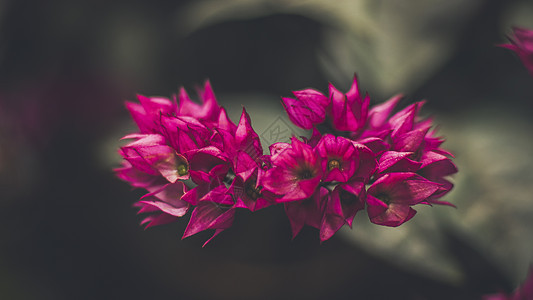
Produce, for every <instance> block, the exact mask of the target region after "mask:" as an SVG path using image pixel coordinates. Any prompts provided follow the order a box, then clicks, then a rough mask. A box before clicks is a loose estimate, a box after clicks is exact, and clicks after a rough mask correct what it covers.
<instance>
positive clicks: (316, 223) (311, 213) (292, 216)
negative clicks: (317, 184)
mask: <svg viewBox="0 0 533 300" xmlns="http://www.w3.org/2000/svg"><path fill="white" fill-rule="evenodd" d="M327 193H328V191H327V190H326V189H325V188H321V189H320V191H319V192H316V193H315V194H314V195H313V196H312V197H310V198H307V199H304V200H300V201H294V202H287V203H285V213H286V214H287V217H288V218H289V221H290V223H291V228H292V237H293V238H294V237H296V235H298V233H299V232H300V230H301V229H302V227H303V226H304V225H309V226H312V227H315V228H319V227H320V224H321V221H322V214H323V213H322V209H323V208H322V207H321V203H323V201H322V200H323V198H324V197H325V196H326V195H327Z"/></svg>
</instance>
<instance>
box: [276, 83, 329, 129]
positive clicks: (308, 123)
mask: <svg viewBox="0 0 533 300" xmlns="http://www.w3.org/2000/svg"><path fill="white" fill-rule="evenodd" d="M293 94H294V96H296V99H292V98H285V97H283V98H281V100H282V103H283V107H284V108H285V110H286V111H287V114H288V116H289V119H290V120H291V121H292V122H293V123H294V124H295V125H296V126H298V127H301V128H304V129H311V128H312V127H313V126H314V125H315V124H319V123H322V122H324V119H325V117H326V107H327V106H328V104H329V98H328V97H326V96H324V95H323V94H322V93H320V92H318V91H315V90H312V89H306V90H301V91H294V92H293Z"/></svg>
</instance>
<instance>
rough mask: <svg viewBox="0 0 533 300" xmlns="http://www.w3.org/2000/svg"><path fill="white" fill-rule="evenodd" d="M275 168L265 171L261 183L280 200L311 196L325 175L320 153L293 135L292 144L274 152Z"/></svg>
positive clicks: (273, 163) (273, 162)
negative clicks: (323, 174) (279, 196)
mask: <svg viewBox="0 0 533 300" xmlns="http://www.w3.org/2000/svg"><path fill="white" fill-rule="evenodd" d="M272 165H273V167H272V169H270V170H268V171H267V173H266V174H265V176H264V178H263V180H262V184H263V186H264V187H265V188H266V189H267V190H269V191H271V192H272V193H274V194H277V195H282V196H283V197H282V198H280V199H279V201H282V202H285V201H296V200H302V199H306V198H309V197H311V195H313V194H315V191H316V189H317V187H318V184H319V183H320V179H321V178H322V166H321V160H320V156H319V155H318V154H317V153H316V152H315V150H314V149H313V148H311V146H309V145H306V144H304V143H303V142H301V141H299V140H298V139H296V138H292V144H291V145H290V146H289V147H286V148H285V149H283V150H282V151H280V152H279V153H276V154H275V155H273V156H272Z"/></svg>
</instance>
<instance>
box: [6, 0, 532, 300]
mask: <svg viewBox="0 0 533 300" xmlns="http://www.w3.org/2000/svg"><path fill="white" fill-rule="evenodd" d="M512 26H524V27H529V28H533V3H532V2H531V1H526V0H524V1H519V0H514V1H500V0H403V1H394V0H339V1H326V0H323V1H321V0H196V1H139V0H130V1H122V0H119V1H66V0H50V1H37V0H3V1H0V192H1V194H0V220H1V221H0V222H1V223H0V224H1V226H0V237H1V241H0V298H1V299H117V298H118V299H123V298H124V299H275V298H276V299H324V298H327V299H339V298H343V299H479V298H480V297H481V295H483V294H487V293H494V292H499V291H511V290H512V289H514V288H515V287H516V286H517V285H518V284H519V283H520V282H521V281H523V280H524V279H525V276H526V273H527V269H528V266H529V265H530V264H532V263H533V196H532V195H533V172H532V170H533V158H532V156H531V153H533V139H532V134H531V132H533V121H532V120H533V119H532V118H531V116H532V112H533V104H532V103H533V101H532V100H533V78H531V77H530V76H529V75H528V73H527V71H526V69H525V68H524V66H523V65H522V64H521V62H520V61H519V59H518V58H517V57H516V56H515V55H514V54H513V53H512V52H510V51H509V50H506V49H502V48H498V47H496V45H497V44H500V43H504V42H506V38H505V35H506V34H509V33H510V32H511V27H512ZM354 72H356V73H357V75H358V77H359V79H360V83H361V88H362V89H363V90H366V91H368V92H369V94H370V96H371V99H372V101H373V103H379V102H382V101H385V100H386V99H387V98H388V97H390V96H392V95H394V94H396V93H400V92H401V93H404V94H405V95H406V98H405V100H404V101H403V102H402V104H403V105H407V104H409V103H411V102H414V101H418V100H421V99H427V100H428V102H427V105H426V106H425V108H424V111H423V113H424V114H425V115H433V116H435V118H436V120H437V123H439V124H441V126H440V132H441V133H442V134H443V135H444V136H446V138H447V142H446V143H445V144H444V145H445V148H448V149H450V150H451V151H452V152H453V153H454V154H455V155H456V160H455V162H456V163H457V165H458V167H459V170H460V171H459V173H458V174H457V175H456V176H455V178H454V179H455V184H456V188H455V190H454V191H453V192H452V193H450V194H449V195H448V196H447V197H446V200H447V201H450V202H452V203H454V204H456V205H457V209H453V208H449V207H433V208H431V207H424V208H421V209H418V210H419V214H418V215H417V216H416V217H415V218H414V219H413V220H412V221H410V222H409V223H407V224H405V225H402V226H401V227H400V228H384V227H379V226H375V225H371V224H369V223H368V221H367V220H366V219H367V218H366V216H365V215H364V214H360V215H358V216H357V217H356V220H355V222H354V224H355V225H354V229H353V230H343V231H342V232H340V233H338V234H337V235H336V236H335V237H333V238H332V239H331V240H329V241H327V242H325V243H324V244H322V245H320V243H319V239H318V234H317V231H316V230H314V229H312V228H305V229H304V230H303V232H302V233H301V234H300V235H299V236H298V237H297V238H296V239H294V240H291V234H290V226H289V222H288V220H287V219H286V217H285V216H284V213H283V209H282V208H281V207H272V208H268V209H265V210H263V211H259V212H256V213H254V214H251V213H248V212H244V211H243V212H240V213H239V214H237V218H236V220H235V223H234V225H233V227H232V228H231V229H230V230H227V231H225V232H224V233H223V234H221V235H220V236H219V237H217V238H216V239H214V240H213V241H212V242H211V243H210V244H208V245H207V246H206V247H205V248H202V247H201V245H202V244H203V242H204V241H205V240H206V239H207V237H208V236H209V233H205V234H203V233H202V234H198V235H197V236H193V237H190V238H187V239H185V240H180V238H181V234H182V232H183V230H184V228H185V226H186V223H187V220H181V222H178V223H174V224H171V225H166V226H161V227H158V228H153V229H149V230H147V231H144V230H143V228H141V227H140V226H139V225H138V223H139V221H140V220H141V218H140V217H139V216H137V215H136V210H135V209H134V208H133V207H132V206H131V205H132V203H133V202H135V201H136V200H137V199H138V198H139V197H140V196H141V195H142V194H143V192H142V191H140V190H132V189H131V188H130V187H129V185H128V184H126V183H124V182H121V181H120V180H118V179H117V178H116V177H115V176H114V174H113V172H112V168H113V167H117V166H118V165H119V163H120V158H119V156H118V155H117V154H116V150H117V148H118V147H119V146H120V145H121V142H120V141H119V139H120V137H122V136H123V135H124V134H126V133H129V132H132V131H133V130H134V124H133V122H132V121H131V119H130V118H129V116H128V113H127V111H126V109H125V108H124V106H123V101H124V100H126V99H129V100H133V99H135V94H136V93H141V94H145V95H160V96H165V97H169V96H171V95H172V94H173V93H176V92H177V90H178V88H179V87H180V86H185V87H186V88H188V89H189V91H190V92H191V94H194V89H195V87H196V86H197V85H199V84H202V83H203V82H204V81H205V80H206V79H210V80H211V83H212V84H213V87H214V90H215V93H216V95H217V98H218V100H219V102H220V103H221V104H222V105H224V106H225V107H226V108H227V109H228V111H230V116H231V117H232V118H233V120H236V118H237V117H238V116H239V114H240V111H241V107H242V106H243V105H244V106H246V107H247V109H248V111H249V112H250V114H251V117H252V122H253V126H254V128H255V129H256V131H257V132H258V133H260V135H261V133H263V132H264V131H265V130H267V128H268V126H270V124H272V122H274V121H275V120H277V119H278V118H281V119H284V120H287V117H286V115H285V113H284V112H283V109H282V106H281V103H280V96H290V91H291V90H297V89H303V88H307V87H314V88H317V89H319V90H322V91H324V92H325V91H327V84H328V82H332V83H334V84H335V85H336V86H337V87H339V88H341V89H344V90H346V89H347V88H348V87H349V84H350V83H351V79H352V77H353V74H354ZM292 130H294V132H296V133H298V134H300V132H299V131H298V129H296V128H292ZM301 134H305V132H303V133H301Z"/></svg>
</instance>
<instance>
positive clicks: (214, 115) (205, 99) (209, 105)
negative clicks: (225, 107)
mask: <svg viewBox="0 0 533 300" xmlns="http://www.w3.org/2000/svg"><path fill="white" fill-rule="evenodd" d="M198 95H199V96H200V100H201V101H202V102H201V103H200V104H196V103H194V102H193V101H192V100H191V99H190V98H189V95H188V94H187V91H186V90H185V89H184V88H181V89H180V93H179V97H178V99H179V109H178V113H177V115H178V116H187V117H192V118H195V119H197V120H199V121H200V122H202V123H204V124H206V125H213V124H217V123H218V121H219V117H220V106H219V105H218V103H217V100H216V98H215V93H214V92H213V89H212V88H211V83H210V82H209V80H208V81H206V82H205V84H204V89H203V90H201V89H198Z"/></svg>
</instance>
